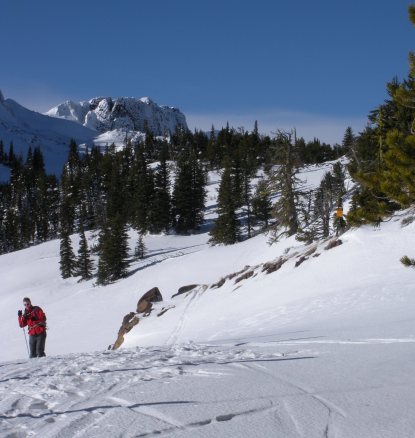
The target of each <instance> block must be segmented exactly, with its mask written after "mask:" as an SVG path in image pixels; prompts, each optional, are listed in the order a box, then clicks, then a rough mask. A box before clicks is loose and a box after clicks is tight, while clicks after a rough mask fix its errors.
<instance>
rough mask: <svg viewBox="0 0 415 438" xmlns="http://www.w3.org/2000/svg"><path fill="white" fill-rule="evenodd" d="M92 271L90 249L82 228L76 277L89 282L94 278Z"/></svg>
mask: <svg viewBox="0 0 415 438" xmlns="http://www.w3.org/2000/svg"><path fill="white" fill-rule="evenodd" d="M92 270H93V263H92V260H91V252H90V250H89V248H88V242H87V240H86V237H85V232H84V229H83V227H82V226H81V232H80V241H79V251H78V258H77V260H76V275H79V276H80V277H81V280H89V279H90V278H92Z"/></svg>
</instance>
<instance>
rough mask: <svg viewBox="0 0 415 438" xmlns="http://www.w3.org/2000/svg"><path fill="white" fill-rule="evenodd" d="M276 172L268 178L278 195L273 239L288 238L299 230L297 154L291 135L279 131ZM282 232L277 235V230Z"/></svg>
mask: <svg viewBox="0 0 415 438" xmlns="http://www.w3.org/2000/svg"><path fill="white" fill-rule="evenodd" d="M276 146H277V149H276V159H277V162H278V163H279V166H278V168H277V170H276V171H275V172H274V173H273V174H272V175H271V177H270V182H269V185H270V188H271V190H273V191H275V192H277V193H278V194H279V198H278V200H277V202H276V203H275V205H274V208H273V217H274V218H275V219H276V220H277V225H276V229H275V231H274V238H275V239H278V238H279V237H280V236H281V234H288V235H289V236H291V235H293V234H296V233H297V231H298V229H299V226H300V224H299V219H298V198H299V195H300V190H299V184H300V181H299V179H298V177H297V174H298V167H297V166H298V162H299V159H298V154H297V150H296V144H295V142H294V141H293V133H292V132H291V133H286V132H282V131H279V132H278V135H277V138H276ZM281 229H282V232H281V233H279V230H281Z"/></svg>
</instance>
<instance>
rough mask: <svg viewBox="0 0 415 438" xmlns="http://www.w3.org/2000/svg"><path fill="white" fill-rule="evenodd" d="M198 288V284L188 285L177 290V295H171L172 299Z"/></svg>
mask: <svg viewBox="0 0 415 438" xmlns="http://www.w3.org/2000/svg"><path fill="white" fill-rule="evenodd" d="M198 286H199V285H198V284H189V285H188V286H182V287H180V288H179V290H178V291H177V293H175V294H174V295H172V298H174V297H177V296H178V295H181V294H185V293H186V292H189V291H191V290H193V289H195V288H196V287H198Z"/></svg>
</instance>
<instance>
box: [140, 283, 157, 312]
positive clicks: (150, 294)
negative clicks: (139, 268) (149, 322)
mask: <svg viewBox="0 0 415 438" xmlns="http://www.w3.org/2000/svg"><path fill="white" fill-rule="evenodd" d="M158 301H163V296H162V295H161V292H160V290H159V288H158V287H153V288H152V289H150V290H149V291H147V292H146V293H145V294H144V295H143V296H142V297H141V298H140V299H139V300H138V303H137V313H150V311H151V309H152V307H153V305H152V304H151V303H156V302H158Z"/></svg>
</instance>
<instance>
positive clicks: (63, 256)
mask: <svg viewBox="0 0 415 438" xmlns="http://www.w3.org/2000/svg"><path fill="white" fill-rule="evenodd" d="M59 264H60V271H61V276H62V278H69V277H72V276H74V275H75V271H76V259H75V254H74V252H73V249H72V242H71V237H70V235H69V233H68V232H67V231H66V230H62V232H61V241H60V262H59Z"/></svg>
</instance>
